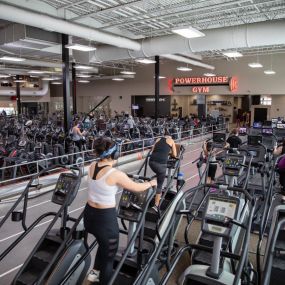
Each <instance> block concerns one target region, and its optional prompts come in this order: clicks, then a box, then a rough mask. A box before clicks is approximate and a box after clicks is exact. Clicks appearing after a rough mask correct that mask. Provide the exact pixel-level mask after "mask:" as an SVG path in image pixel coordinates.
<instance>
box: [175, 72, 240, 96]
mask: <svg viewBox="0 0 285 285" xmlns="http://www.w3.org/2000/svg"><path fill="white" fill-rule="evenodd" d="M220 85H224V86H229V89H230V91H231V92H234V91H236V90H237V88H238V80H237V78H236V77H228V76H201V77H176V78H173V80H172V88H173V87H185V86H191V87H192V92H193V93H209V92H210V86H220Z"/></svg>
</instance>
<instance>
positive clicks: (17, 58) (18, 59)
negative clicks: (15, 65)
mask: <svg viewBox="0 0 285 285" xmlns="http://www.w3.org/2000/svg"><path fill="white" fill-rule="evenodd" d="M1 60H4V61H18V62H20V61H25V60H26V59H25V58H23V57H13V56H2V57H0V61H1Z"/></svg>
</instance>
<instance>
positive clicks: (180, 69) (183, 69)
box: [177, 66, 192, 71]
mask: <svg viewBox="0 0 285 285" xmlns="http://www.w3.org/2000/svg"><path fill="white" fill-rule="evenodd" d="M177 70H179V71H191V70H192V68H190V67H187V66H179V67H177Z"/></svg>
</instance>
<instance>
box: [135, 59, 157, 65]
mask: <svg viewBox="0 0 285 285" xmlns="http://www.w3.org/2000/svg"><path fill="white" fill-rule="evenodd" d="M136 62H139V63H144V64H152V63H155V62H156V61H155V60H153V59H148V58H139V59H136Z"/></svg>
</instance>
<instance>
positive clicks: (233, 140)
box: [227, 128, 242, 148]
mask: <svg viewBox="0 0 285 285" xmlns="http://www.w3.org/2000/svg"><path fill="white" fill-rule="evenodd" d="M238 135H239V133H238V129H237V128H235V129H233V130H232V131H231V133H230V135H229V137H228V139H227V143H228V144H229V146H230V148H238V147H239V146H240V145H241V144H242V141H241V139H240V138H239V136H238Z"/></svg>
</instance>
